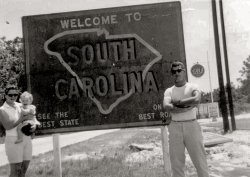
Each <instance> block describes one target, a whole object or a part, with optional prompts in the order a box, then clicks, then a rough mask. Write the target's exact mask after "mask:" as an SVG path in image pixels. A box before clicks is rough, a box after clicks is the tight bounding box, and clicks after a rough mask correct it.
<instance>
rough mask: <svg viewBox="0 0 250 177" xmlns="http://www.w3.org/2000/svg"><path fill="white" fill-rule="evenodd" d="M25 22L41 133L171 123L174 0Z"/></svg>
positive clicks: (176, 25)
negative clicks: (166, 106)
mask: <svg viewBox="0 0 250 177" xmlns="http://www.w3.org/2000/svg"><path fill="white" fill-rule="evenodd" d="M22 21H23V31H24V40H25V54H26V74H27V77H28V85H29V89H30V91H31V92H32V93H33V94H34V102H35V104H36V105H37V112H38V114H37V118H38V119H39V121H41V122H42V125H41V127H40V128H39V133H40V134H46V133H56V132H67V131H79V130H92V129H105V128H118V127H134V126H151V125H161V124H163V123H168V122H169V118H170V117H169V114H168V113H167V112H165V111H164V110H163V108H162V100H163V93H164V91H165V89H166V88H167V87H169V86H170V85H171V84H172V79H171V78H170V63H171V62H172V61H174V60H181V61H182V62H184V63H186V62H185V51H184V42H183V30H182V19H181V7H180V3H179V2H171V3H160V4H149V5H139V6H131V7H119V8H110V9H98V10H88V11H78V12H67V13H58V14H47V15H38V16H26V17H23V19H22ZM162 120H166V121H165V122H163V121H162Z"/></svg>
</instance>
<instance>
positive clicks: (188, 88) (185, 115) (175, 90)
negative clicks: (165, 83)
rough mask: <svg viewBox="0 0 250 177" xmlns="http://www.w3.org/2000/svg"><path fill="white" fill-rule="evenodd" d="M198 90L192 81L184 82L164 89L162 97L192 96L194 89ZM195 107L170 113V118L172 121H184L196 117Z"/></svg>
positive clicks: (178, 98) (176, 98) (179, 98)
mask: <svg viewBox="0 0 250 177" xmlns="http://www.w3.org/2000/svg"><path fill="white" fill-rule="evenodd" d="M197 90H198V91H200V89H199V87H198V85H196V84H192V83H188V82H187V83H186V84H185V85H184V86H182V87H176V86H175V85H174V86H172V87H170V88H168V89H166V91H165V92H164V99H167V98H168V99H171V100H172V99H174V100H181V99H185V98H189V97H192V96H193V92H194V91H197ZM196 109H197V108H196V107H194V108H193V109H190V110H188V111H186V112H182V113H171V116H172V120H174V121H185V120H192V119H196Z"/></svg>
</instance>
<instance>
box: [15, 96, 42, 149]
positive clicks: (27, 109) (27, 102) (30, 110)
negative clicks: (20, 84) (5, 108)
mask: <svg viewBox="0 0 250 177" xmlns="http://www.w3.org/2000/svg"><path fill="white" fill-rule="evenodd" d="M32 101H33V96H32V95H31V94H30V93H29V92H27V91H26V92H23V93H22V94H21V96H20V102H21V103H22V107H21V109H22V112H21V114H22V115H28V114H31V115H33V119H31V120H26V121H23V122H22V123H20V124H19V125H18V126H17V135H18V136H17V140H16V142H15V143H16V144H17V143H20V142H22V141H23V133H22V128H23V127H25V126H27V125H29V126H34V125H40V122H39V121H38V120H37V119H36V116H35V115H36V106H34V105H32Z"/></svg>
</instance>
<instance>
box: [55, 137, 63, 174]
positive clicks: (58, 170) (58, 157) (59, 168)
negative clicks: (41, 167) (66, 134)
mask: <svg viewBox="0 0 250 177" xmlns="http://www.w3.org/2000/svg"><path fill="white" fill-rule="evenodd" d="M53 149H54V175H55V177H62V165H61V146H60V135H59V134H58V133H57V134H53Z"/></svg>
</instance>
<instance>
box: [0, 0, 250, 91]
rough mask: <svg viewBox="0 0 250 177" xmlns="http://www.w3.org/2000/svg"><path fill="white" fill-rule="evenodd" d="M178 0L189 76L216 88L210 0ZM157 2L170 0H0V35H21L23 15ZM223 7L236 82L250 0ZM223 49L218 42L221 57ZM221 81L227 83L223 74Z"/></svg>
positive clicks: (249, 41)
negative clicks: (197, 70)
mask: <svg viewBox="0 0 250 177" xmlns="http://www.w3.org/2000/svg"><path fill="white" fill-rule="evenodd" d="M180 1H181V6H182V18H183V32H184V41H185V52H186V61H187V71H188V79H189V81H190V82H195V83H197V84H199V85H200V87H201V90H202V91H204V92H209V91H210V88H212V89H215V88H218V76H217V65H216V57H215V48H214V38H213V36H214V34H213V24H212V10H211V0H180ZM158 2H170V0H136V1H135V0H53V1H51V0H0V37H2V36H5V37H6V38H7V39H14V38H15V37H17V36H19V37H23V36H22V23H21V17H22V16H28V15H38V14H50V13H57V12H70V11H79V10H88V9H100V8H108V7H120V6H128V5H139V4H151V3H158ZM223 7H224V20H225V28H226V40H227V50H228V61H229V70H230V80H231V82H233V84H234V85H236V86H238V85H239V83H238V82H237V78H240V77H241V75H240V73H239V71H240V70H241V68H242V67H243V61H244V60H246V58H247V57H248V56H249V55H250V50H249V49H250V23H249V19H250V10H249V9H250V0H240V1H239V0H226V1H225V0H224V1H223ZM217 9H218V4H217ZM222 49H223V48H222V46H221V52H222V59H223V56H224V55H223V50H222ZM222 62H224V61H222ZM196 63H199V64H201V65H203V66H204V68H205V73H204V75H203V76H202V77H200V78H196V77H194V76H192V74H191V72H190V69H191V67H192V66H193V65H194V64H196ZM223 65H224V63H223ZM208 66H210V67H208ZM209 68H210V69H209ZM209 73H210V74H209ZM209 76H210V77H209ZM224 77H225V72H224ZM210 81H211V84H210ZM224 82H225V83H226V78H224Z"/></svg>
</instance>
